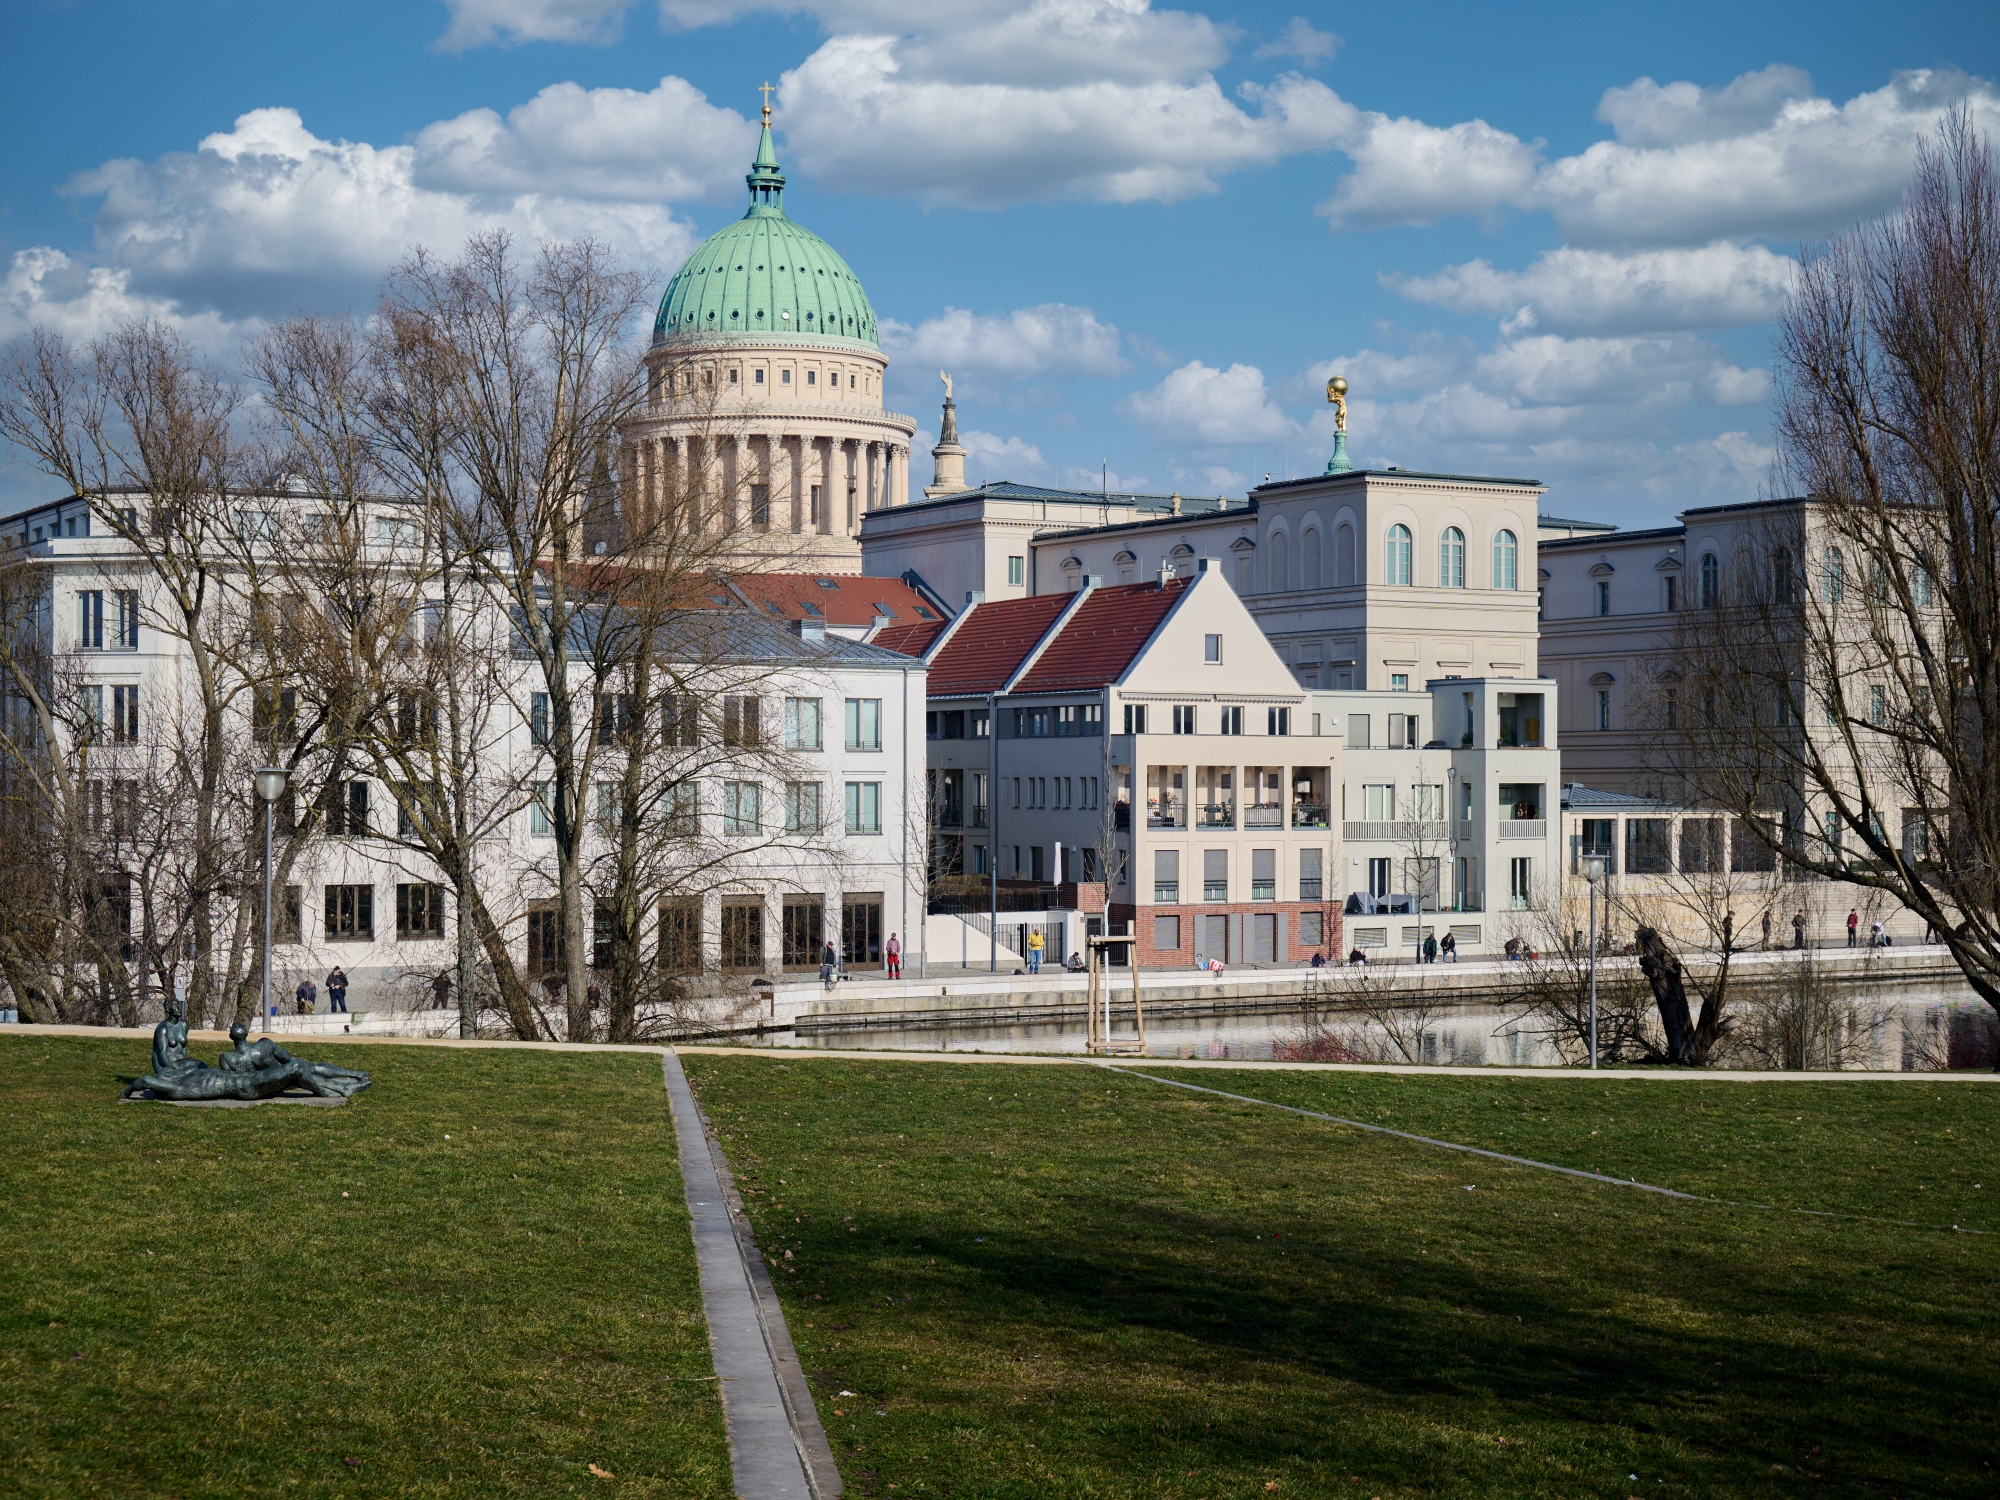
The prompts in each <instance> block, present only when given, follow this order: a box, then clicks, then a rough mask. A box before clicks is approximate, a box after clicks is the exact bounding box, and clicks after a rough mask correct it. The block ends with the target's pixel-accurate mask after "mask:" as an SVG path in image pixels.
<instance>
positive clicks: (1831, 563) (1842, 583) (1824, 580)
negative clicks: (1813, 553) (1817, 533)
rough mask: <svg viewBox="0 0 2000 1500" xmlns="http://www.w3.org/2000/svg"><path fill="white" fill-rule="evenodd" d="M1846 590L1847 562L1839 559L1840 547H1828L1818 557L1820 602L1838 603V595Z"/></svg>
mask: <svg viewBox="0 0 2000 1500" xmlns="http://www.w3.org/2000/svg"><path fill="white" fill-rule="evenodd" d="M1846 590H1847V564H1846V563H1845V562H1843V561H1842V560H1841V556H1840V549H1839V548H1838V547H1829V548H1827V549H1826V551H1825V552H1823V553H1821V554H1820V559H1819V597H1820V602H1821V603H1822V604H1838V603H1840V596H1841V595H1842V594H1843V593H1845V592H1846Z"/></svg>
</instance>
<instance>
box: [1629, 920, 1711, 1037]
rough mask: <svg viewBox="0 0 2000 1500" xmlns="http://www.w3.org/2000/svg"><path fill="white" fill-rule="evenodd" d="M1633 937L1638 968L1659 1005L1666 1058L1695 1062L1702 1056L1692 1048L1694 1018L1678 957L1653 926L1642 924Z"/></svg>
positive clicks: (1654, 1001) (1655, 1002)
mask: <svg viewBox="0 0 2000 1500" xmlns="http://www.w3.org/2000/svg"><path fill="white" fill-rule="evenodd" d="M1633 937H1634V938H1636V939H1637V940H1638V944H1639V972H1640V973H1642V974H1644V975H1645V976H1646V982H1647V983H1648V984H1650V985H1651V986H1652V987H1653V1003H1654V1004H1655V1005H1657V1006H1658V1007H1659V1010H1660V1024H1661V1025H1662V1026H1664V1027H1665V1028H1666V1032H1667V1060H1668V1061H1669V1062H1675V1063H1680V1064H1682V1065H1683V1066H1687V1067H1693V1066H1696V1065H1697V1064H1699V1063H1700V1061H1701V1058H1700V1055H1699V1054H1698V1053H1697V1051H1696V1049H1695V1034H1694V1022H1693V1020H1692V1018H1691V1017H1690V1016H1689V1014H1688V999H1687V986H1686V984H1685V983H1684V982H1683V979H1682V975H1681V961H1680V960H1679V959H1678V958H1676V957H1675V956H1674V954H1673V951H1672V950H1671V949H1669V948H1668V947H1667V944H1666V939H1664V938H1662V937H1661V936H1660V934H1659V933H1658V932H1657V931H1655V930H1654V929H1653V928H1651V927H1641V928H1640V929H1639V930H1638V931H1637V932H1635V933H1634V934H1633Z"/></svg>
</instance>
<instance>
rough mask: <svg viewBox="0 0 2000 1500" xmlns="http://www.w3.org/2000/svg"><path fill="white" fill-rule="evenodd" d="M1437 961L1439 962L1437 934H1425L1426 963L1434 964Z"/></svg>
mask: <svg viewBox="0 0 2000 1500" xmlns="http://www.w3.org/2000/svg"><path fill="white" fill-rule="evenodd" d="M1437 961H1438V940H1437V934H1436V933H1435V932H1427V933H1425V934H1424V962H1425V963H1427V964H1434V963H1436V962H1437Z"/></svg>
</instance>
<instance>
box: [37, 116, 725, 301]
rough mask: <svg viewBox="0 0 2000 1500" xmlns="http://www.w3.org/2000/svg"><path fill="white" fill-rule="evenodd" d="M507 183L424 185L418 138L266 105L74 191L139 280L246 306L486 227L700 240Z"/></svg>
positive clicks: (674, 246) (653, 247) (114, 260)
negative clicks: (98, 200)
mask: <svg viewBox="0 0 2000 1500" xmlns="http://www.w3.org/2000/svg"><path fill="white" fill-rule="evenodd" d="M463 164H464V161H463V158H460V165H461V166H463ZM495 189H496V190H495V191H492V192H477V193H475V192H471V191H466V190H463V189H460V190H446V189H443V188H438V187H430V186H426V185H424V184H423V183H422V182H421V181H419V153H418V149H417V148H416V147H414V146H386V147H378V146H372V145H369V144H367V143H365V142H350V141H338V140H332V141H330V140H322V139H320V138H319V137H317V136H315V135H313V134H312V132H311V131H309V130H307V129H306V127H305V124H304V122H303V121H302V120H301V119H300V118H299V115H298V112H297V111H295V110H290V109H260V110H253V111H251V112H250V113H249V114H246V115H243V116H241V117H239V118H238V119H237V121H236V124H235V127H234V128H233V129H232V130H229V131H223V132H218V133H216V134H214V135H211V136H208V137H207V138H206V139H204V140H203V141H202V142H201V143H200V146H199V148H198V149H197V150H196V151H194V152H192V153H174V154H171V155H168V156H163V157H160V158H159V159H158V160H156V161H153V162H140V161H130V160H127V161H113V162H107V163H105V164H104V165H103V166H101V167H98V168H96V169H95V170H94V171H90V172H85V173H82V174H80V175H79V176H78V177H77V178H75V179H73V180H72V182H71V184H70V186H69V188H68V189H67V191H69V192H71V193H74V194H77V195H80V196H86V197H87V196H101V197H102V199H103V202H102V204H101V206H100V207H99V209H98V212H97V215H96V231H97V249H98V253H99V256H100V257H101V259H103V260H104V261H107V262H109V263H111V264H112V265H114V266H117V267H122V268H124V269H126V270H129V271H130V272H131V273H132V280H131V285H132V286H133V287H134V288H135V289H137V290H139V291H141V292H144V293H147V294H150V295H166V296H171V297H174V298H177V299H179V300H181V301H183V302H186V303H192V304H195V305H203V306H210V307H215V308H218V309H221V310H222V311H224V312H228V313H231V314H237V315H240V314H242V313H244V312H249V311H265V310H271V309H274V308H278V309H288V308H289V307H291V306H293V305H296V304H297V303H299V302H301V301H306V300H312V301H323V300H325V297H326V295H327V292H328V290H329V288H330V287H338V288H340V289H342V290H344V291H347V292H350V293H358V292H360V291H362V290H364V289H365V288H367V287H370V286H372V285H373V283H374V280H375V278H377V277H378V276H379V275H380V274H381V273H382V272H383V270H385V269H386V268H387V267H389V266H390V265H392V264H394V263H395V261H396V260H398V259H399V258H401V257H402V256H403V255H404V254H405V253H407V252H408V250H409V249H410V247H411V246H413V245H416V244H425V245H429V246H431V247H433V248H437V249H440V250H444V251H447V252H448V251H451V250H455V249H456V248H457V247H458V245H459V244H460V243H461V242H462V241H463V240H464V239H465V238H466V236H467V235H469V234H472V233H475V232H478V231H480V230H485V229H492V228H505V229H511V230H514V231H516V232H517V233H519V234H521V235H522V236H523V237H524V238H527V239H537V238H556V239H563V238H573V237H576V236H579V235H585V234H593V235H597V236H600V237H602V238H604V239H606V240H608V241H610V242H612V243H613V244H615V245H616V246H618V248H619V249H620V250H621V251H623V252H624V253H625V254H626V255H628V256H632V257H634V258H649V259H653V260H656V261H659V262H661V263H673V262H677V261H679V260H680V259H681V258H682V257H684V256H685V255H686V254H687V252H688V251H689V250H690V249H692V248H693V245H694V243H695V236H694V234H693V231H692V229H691V227H690V226H689V225H688V224H686V223H684V222H683V221H681V220H678V219H676V218H674V216H673V214H672V212H671V211H670V210H669V209H668V208H667V207H666V206H665V205H663V204H660V203H658V202H654V201H629V200H628V201H621V200H618V199H615V198H592V197H588V196H572V195H568V194H564V193H561V192H556V191H548V192H543V191H518V190H516V189H515V188H514V187H513V186H512V185H510V184H509V183H507V182H505V181H504V180H503V181H501V182H499V183H496V184H495Z"/></svg>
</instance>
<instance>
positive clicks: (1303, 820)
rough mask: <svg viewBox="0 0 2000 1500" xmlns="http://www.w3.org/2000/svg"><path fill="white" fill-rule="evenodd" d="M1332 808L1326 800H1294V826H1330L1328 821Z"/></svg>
mask: <svg viewBox="0 0 2000 1500" xmlns="http://www.w3.org/2000/svg"><path fill="white" fill-rule="evenodd" d="M1330 814H1331V809H1330V808H1328V806H1327V805H1326V804H1325V803H1324V802H1294V803H1293V804H1292V827H1294V828H1328V827H1331V826H1332V825H1331V824H1330V823H1329V822H1328V821H1327V820H1328V817H1329V816H1330Z"/></svg>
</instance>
